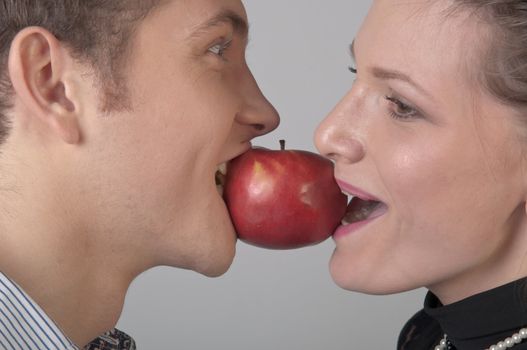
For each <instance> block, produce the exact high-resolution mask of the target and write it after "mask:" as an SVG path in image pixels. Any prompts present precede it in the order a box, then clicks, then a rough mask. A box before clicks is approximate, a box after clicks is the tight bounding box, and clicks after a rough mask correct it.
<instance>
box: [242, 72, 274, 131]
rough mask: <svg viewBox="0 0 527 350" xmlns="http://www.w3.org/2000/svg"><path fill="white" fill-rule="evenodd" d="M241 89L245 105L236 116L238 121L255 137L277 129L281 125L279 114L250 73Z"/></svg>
mask: <svg viewBox="0 0 527 350" xmlns="http://www.w3.org/2000/svg"><path fill="white" fill-rule="evenodd" d="M240 89H241V94H242V97H243V100H244V105H243V108H242V109H241V110H240V111H239V112H238V114H237V115H236V121H237V122H238V123H240V124H242V125H247V126H249V127H250V129H251V132H252V134H253V135H254V136H253V137H257V136H261V135H264V134H267V133H269V132H271V131H273V130H274V129H276V128H277V127H278V124H280V117H279V115H278V112H277V111H276V109H275V108H274V106H273V105H272V104H271V103H270V102H269V101H268V100H267V98H266V97H265V96H264V95H263V93H262V91H261V90H260V88H259V86H258V84H257V83H256V80H255V79H254V77H253V75H252V73H250V71H249V75H248V76H247V78H246V79H245V81H244V82H243V84H242V85H241V86H240Z"/></svg>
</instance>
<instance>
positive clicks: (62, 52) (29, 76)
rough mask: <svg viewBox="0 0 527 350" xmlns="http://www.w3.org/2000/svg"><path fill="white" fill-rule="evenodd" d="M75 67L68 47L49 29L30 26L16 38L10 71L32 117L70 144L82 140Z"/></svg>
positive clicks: (14, 84)
mask: <svg viewBox="0 0 527 350" xmlns="http://www.w3.org/2000/svg"><path fill="white" fill-rule="evenodd" d="M73 69H74V68H73V59H72V58H71V56H70V55H69V52H68V51H67V49H66V48H65V47H64V46H63V45H62V44H61V43H60V42H59V41H58V39H57V38H56V37H55V36H54V35H53V34H51V33H50V32H49V31H47V30H46V29H44V28H41V27H27V28H25V29H23V30H21V31H20V32H19V33H18V34H17V35H16V36H15V38H14V39H13V42H12V44H11V50H10V52H9V63H8V70H9V74H10V77H11V82H12V84H13V88H14V90H15V93H16V95H17V96H18V98H19V101H20V102H21V103H22V104H23V105H24V106H25V109H26V110H27V111H28V112H29V116H28V118H38V119H39V121H40V122H41V123H44V124H43V125H45V126H47V127H48V130H49V131H51V132H54V133H55V134H56V136H58V137H59V138H60V139H62V140H63V141H64V142H66V143H69V144H76V143H79V142H80V141H81V132H80V125H79V119H78V118H79V115H78V112H79V106H78V105H77V102H78V101H76V100H75V96H72V93H71V91H76V90H77V89H76V88H75V86H73V84H75V83H76V81H77V80H76V79H71V78H72V75H71V73H72V72H73Z"/></svg>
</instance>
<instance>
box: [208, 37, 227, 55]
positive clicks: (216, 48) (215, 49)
mask: <svg viewBox="0 0 527 350" xmlns="http://www.w3.org/2000/svg"><path fill="white" fill-rule="evenodd" d="M231 44H232V40H228V41H224V42H221V43H218V44H215V45H213V46H211V47H210V48H209V50H208V51H209V52H210V53H212V54H214V55H216V56H219V57H221V58H223V59H225V51H227V49H228V48H229V47H230V46H231Z"/></svg>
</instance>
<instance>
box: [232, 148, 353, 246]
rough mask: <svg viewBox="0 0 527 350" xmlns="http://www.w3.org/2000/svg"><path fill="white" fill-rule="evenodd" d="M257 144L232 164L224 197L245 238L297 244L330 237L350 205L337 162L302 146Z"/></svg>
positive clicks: (266, 243) (252, 241)
mask: <svg viewBox="0 0 527 350" xmlns="http://www.w3.org/2000/svg"><path fill="white" fill-rule="evenodd" d="M281 143H282V150H279V151H273V150H269V149H266V148H261V147H260V148H257V147H255V148H252V149H251V150H249V151H248V152H246V153H244V154H242V155H241V156H239V157H237V158H235V159H233V160H232V161H230V162H229V164H228V165H227V175H226V179H225V183H224V193H223V196H224V199H225V202H226V203H227V207H228V209H229V212H230V215H231V219H232V221H233V223H234V226H235V228H236V231H237V233H238V236H239V238H240V239H241V240H243V241H245V242H247V243H250V244H253V245H256V246H259V247H264V248H270V249H292V248H299V247H304V246H308V245H313V244H317V243H320V242H322V241H324V240H325V239H327V238H328V237H329V236H331V234H332V233H333V231H334V230H335V229H336V228H337V226H338V225H339V224H340V221H341V220H342V218H343V216H344V214H345V212H346V206H347V196H346V195H344V194H343V193H342V192H341V190H340V188H339V187H338V185H337V183H336V182H335V178H334V175H333V163H332V162H331V161H330V160H328V159H327V158H324V157H322V156H320V155H318V154H316V153H312V152H308V151H302V150H284V143H283V141H281Z"/></svg>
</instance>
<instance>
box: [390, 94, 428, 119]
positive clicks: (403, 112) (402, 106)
mask: <svg viewBox="0 0 527 350" xmlns="http://www.w3.org/2000/svg"><path fill="white" fill-rule="evenodd" d="M385 98H386V100H388V101H389V102H390V104H392V105H393V108H391V109H390V115H391V116H392V117H393V118H394V119H403V120H407V119H412V118H416V117H419V116H420V114H419V112H418V111H417V110H416V109H415V108H413V107H411V106H409V105H407V104H406V103H404V102H402V101H401V100H399V99H398V98H396V97H390V96H386V97H385Z"/></svg>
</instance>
